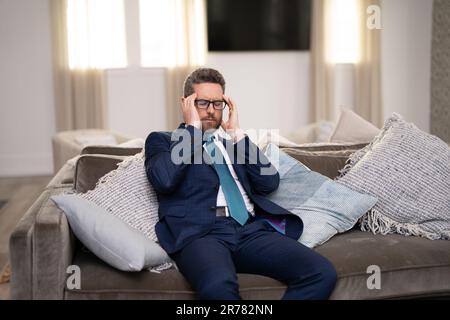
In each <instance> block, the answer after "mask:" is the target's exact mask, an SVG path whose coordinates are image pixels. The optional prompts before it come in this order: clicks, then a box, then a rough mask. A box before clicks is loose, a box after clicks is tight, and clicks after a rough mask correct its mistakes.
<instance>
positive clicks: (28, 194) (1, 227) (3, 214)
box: [0, 176, 51, 299]
mask: <svg viewBox="0 0 450 320" xmlns="http://www.w3.org/2000/svg"><path fill="white" fill-rule="evenodd" d="M50 179H51V177H50V176H41V177H18V178H0V200H8V202H7V203H6V204H5V205H4V206H3V207H2V208H1V209H0V272H1V271H2V270H3V268H5V266H6V265H7V264H8V263H9V252H8V247H9V244H8V242H9V237H10V235H11V232H12V231H13V229H14V227H15V226H16V224H17V222H19V220H20V218H22V216H23V215H24V214H25V212H26V211H27V209H28V208H29V207H30V206H31V205H32V204H33V202H34V201H35V200H36V199H37V198H38V196H39V195H40V194H41V193H42V191H43V189H44V188H45V186H46V185H47V184H48V182H49V181H50ZM8 298H9V283H5V284H0V299H8Z"/></svg>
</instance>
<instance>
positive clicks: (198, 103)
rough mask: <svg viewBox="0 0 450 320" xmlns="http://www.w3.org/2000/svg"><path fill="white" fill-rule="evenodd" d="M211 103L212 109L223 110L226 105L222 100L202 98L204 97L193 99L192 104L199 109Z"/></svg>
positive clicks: (207, 106)
mask: <svg viewBox="0 0 450 320" xmlns="http://www.w3.org/2000/svg"><path fill="white" fill-rule="evenodd" d="M211 103H212V105H213V107H214V109H216V110H223V109H225V107H226V106H227V103H226V102H225V101H223V100H214V101H213V100H204V99H195V100H194V104H195V106H196V107H197V108H199V109H208V108H209V105H210V104H211Z"/></svg>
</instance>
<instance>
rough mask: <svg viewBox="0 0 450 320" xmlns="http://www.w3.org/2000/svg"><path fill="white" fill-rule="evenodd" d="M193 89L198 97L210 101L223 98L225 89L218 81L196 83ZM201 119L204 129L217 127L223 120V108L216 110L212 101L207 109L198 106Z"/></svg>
mask: <svg viewBox="0 0 450 320" xmlns="http://www.w3.org/2000/svg"><path fill="white" fill-rule="evenodd" d="M193 89H194V91H195V93H196V94H197V99H198V100H199V99H205V100H210V101H215V100H223V90H222V87H221V86H220V84H218V83H199V84H194V85H193ZM197 111H198V115H199V117H200V121H201V122H202V131H206V130H209V129H217V128H219V127H220V123H221V122H222V113H223V110H216V109H214V107H213V104H212V103H210V104H209V106H208V108H207V109H200V108H197Z"/></svg>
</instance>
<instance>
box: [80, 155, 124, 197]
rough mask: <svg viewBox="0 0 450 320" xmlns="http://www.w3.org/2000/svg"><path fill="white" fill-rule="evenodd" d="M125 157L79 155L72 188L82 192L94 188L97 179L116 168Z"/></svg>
mask: <svg viewBox="0 0 450 320" xmlns="http://www.w3.org/2000/svg"><path fill="white" fill-rule="evenodd" d="M125 158H126V157H124V156H111V155H99V154H95V155H83V156H81V157H80V158H79V159H78V161H77V163H76V167H75V177H74V189H75V190H76V191H78V192H82V193H84V192H87V191H89V190H92V189H94V188H95V185H96V183H97V181H98V180H99V179H100V178H101V177H103V176H104V175H105V174H107V173H108V172H110V171H112V170H115V169H117V165H118V164H119V163H120V162H122V161H123V160H124V159H125Z"/></svg>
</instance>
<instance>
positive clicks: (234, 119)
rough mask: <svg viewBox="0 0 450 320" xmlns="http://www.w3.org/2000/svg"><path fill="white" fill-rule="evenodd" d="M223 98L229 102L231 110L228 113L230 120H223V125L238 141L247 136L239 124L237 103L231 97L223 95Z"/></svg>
mask: <svg viewBox="0 0 450 320" xmlns="http://www.w3.org/2000/svg"><path fill="white" fill-rule="evenodd" d="M223 99H224V100H225V101H226V103H227V104H228V107H229V108H230V111H229V113H228V121H227V122H225V121H223V120H222V123H221V126H222V128H223V130H225V132H227V133H228V134H229V135H231V137H232V138H233V141H234V142H237V141H239V140H241V139H242V138H244V137H245V134H244V131H243V130H242V129H241V128H240V126H239V119H238V113H237V108H236V105H235V104H234V102H233V100H231V98H229V97H227V96H226V95H223Z"/></svg>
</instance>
